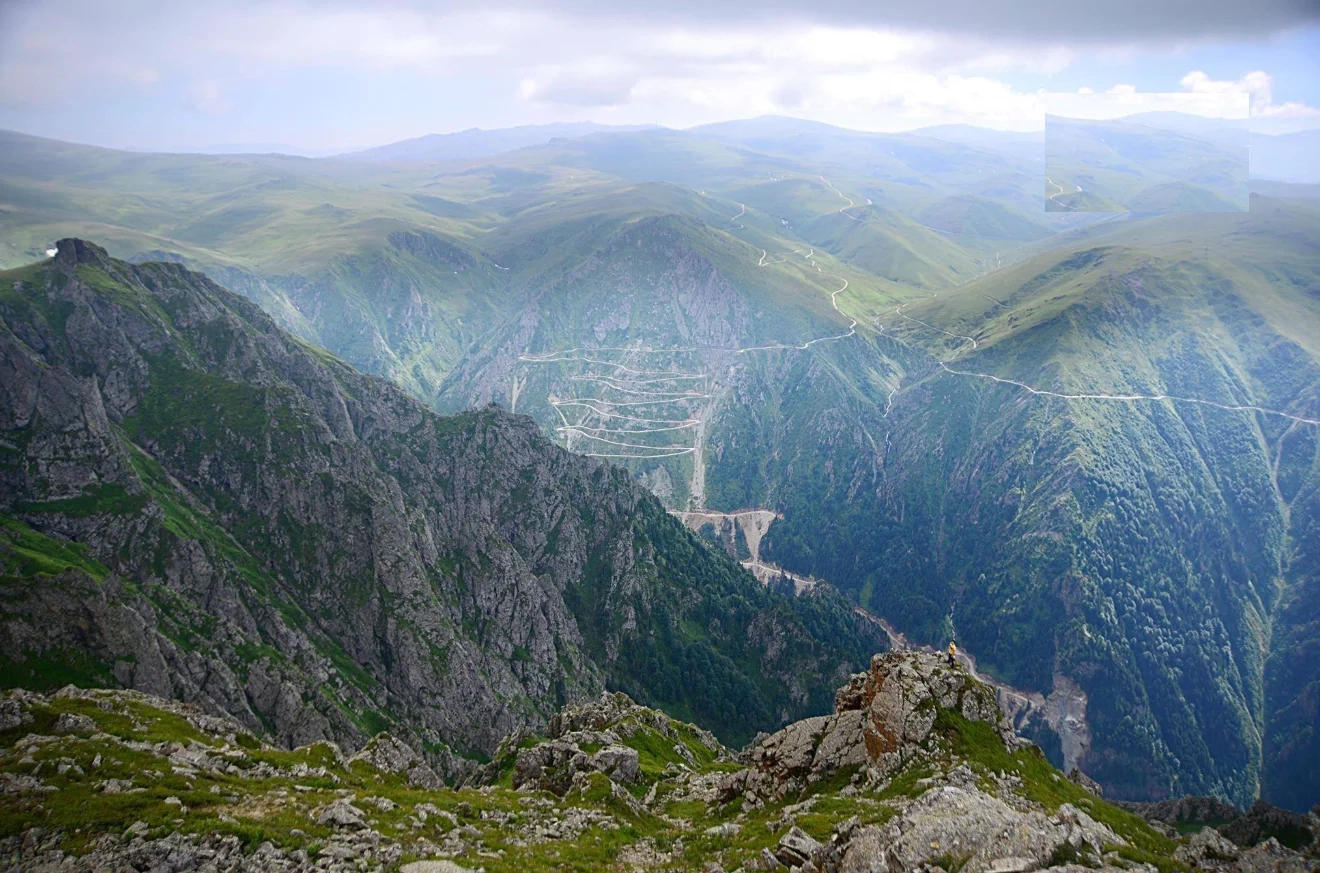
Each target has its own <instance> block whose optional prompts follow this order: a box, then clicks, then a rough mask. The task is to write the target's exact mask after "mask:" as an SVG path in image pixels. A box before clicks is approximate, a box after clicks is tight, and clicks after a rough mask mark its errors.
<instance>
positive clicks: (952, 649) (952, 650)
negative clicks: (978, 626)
mask: <svg viewBox="0 0 1320 873" xmlns="http://www.w3.org/2000/svg"><path fill="white" fill-rule="evenodd" d="M957 656H958V646H957V644H956V643H954V641H953V640H949V666H950V667H952V666H953V665H954V664H955V663H956V658H957Z"/></svg>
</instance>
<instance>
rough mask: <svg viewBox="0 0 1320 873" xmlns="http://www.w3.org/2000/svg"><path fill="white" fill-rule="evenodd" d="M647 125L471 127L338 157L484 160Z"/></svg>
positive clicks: (398, 159) (582, 124)
mask: <svg viewBox="0 0 1320 873" xmlns="http://www.w3.org/2000/svg"><path fill="white" fill-rule="evenodd" d="M648 126H649V125H633V126H626V125H608V124H595V123H593V122H590V121H582V122H566V123H560V124H528V125H523V126H521V127H506V128H501V129H498V130H481V129H480V128H475V127H474V128H471V129H469V130H462V131H458V132H457V133H432V134H427V135H426V136H419V137H416V138H414V139H405V140H400V141H399V142H394V143H389V144H388V145H383V146H377V147H375V148H370V149H363V150H362V151H356V152H348V153H346V154H342V155H340V157H342V158H346V159H348V160H353V161H453V160H462V159H469V158H484V157H489V156H490V155H497V154H500V153H501V152H509V151H513V150H514V149H521V148H526V147H527V146H534V145H541V144H542V143H546V142H549V141H550V140H552V139H555V138H557V137H574V136H584V135H586V134H589V133H607V132H614V133H620V132H624V131H629V130H643V129H646V128H647V127H648Z"/></svg>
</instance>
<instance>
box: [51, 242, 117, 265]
mask: <svg viewBox="0 0 1320 873" xmlns="http://www.w3.org/2000/svg"><path fill="white" fill-rule="evenodd" d="M55 263H57V264H60V265H62V266H66V267H70V268H72V267H76V266H78V265H79V264H88V265H91V266H95V267H108V266H110V253H109V252H107V251H106V250H105V249H103V248H101V247H100V246H98V245H97V244H96V243H90V242H88V241H87V240H85V239H77V238H75V237H67V238H65V239H62V240H60V241H59V242H57V243H55Z"/></svg>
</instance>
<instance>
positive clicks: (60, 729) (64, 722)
mask: <svg viewBox="0 0 1320 873" xmlns="http://www.w3.org/2000/svg"><path fill="white" fill-rule="evenodd" d="M55 733H57V734H92V733H96V722H94V721H92V719H91V718H90V717H89V716H86V715H83V714H81V713H77V712H62V713H60V715H59V718H57V719H55Z"/></svg>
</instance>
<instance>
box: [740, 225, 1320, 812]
mask: <svg viewBox="0 0 1320 873" xmlns="http://www.w3.org/2000/svg"><path fill="white" fill-rule="evenodd" d="M1256 207H1257V208H1255V209H1253V211H1252V213H1251V214H1250V215H1249V216H1248V215H1235V216H1232V217H1230V216H1218V217H1216V216H1212V215H1197V216H1187V217H1186V218H1179V219H1178V220H1177V221H1176V222H1175V221H1173V220H1172V219H1167V220H1159V221H1149V222H1143V223H1125V224H1124V225H1122V226H1119V227H1117V228H1111V229H1110V230H1109V231H1108V232H1106V233H1103V234H1101V233H1097V234H1096V235H1095V237H1096V238H1095V239H1093V240H1092V241H1091V242H1090V243H1088V244H1087V245H1084V246H1082V247H1080V248H1078V249H1074V250H1071V251H1064V252H1061V253H1055V254H1050V255H1045V256H1041V257H1039V258H1036V259H1034V260H1032V261H1028V262H1025V263H1023V264H1020V265H1017V266H1014V267H1012V268H1009V269H1006V270H1003V271H1000V272H997V273H994V274H992V275H990V276H987V277H985V278H983V279H981V280H978V281H977V282H975V283H972V284H970V285H968V286H966V287H965V288H962V289H960V290H959V291H958V292H956V293H950V294H941V295H940V296H939V297H938V298H935V299H930V300H927V301H924V302H920V303H914V304H913V305H911V306H908V307H905V308H904V310H903V311H902V313H895V314H893V316H892V318H891V319H890V320H889V321H888V322H887V323H886V332H887V333H894V334H897V335H898V336H899V337H901V338H903V339H905V340H907V341H909V342H914V343H920V344H922V345H923V346H925V347H927V348H930V349H931V351H932V354H933V356H934V357H935V359H936V361H938V360H943V361H947V362H948V363H947V365H941V364H938V363H934V362H928V363H927V364H925V365H924V367H922V368H921V369H920V370H918V367H917V365H916V364H915V363H910V364H909V367H910V369H911V370H913V371H916V372H914V373H913V376H912V377H911V378H910V379H908V380H905V383H904V386H903V388H902V390H901V391H900V392H899V393H898V394H897V395H895V396H894V398H893V405H892V408H891V409H890V410H889V412H888V414H887V415H886V416H884V417H883V421H882V422H877V423H876V425H875V426H876V428H877V430H879V432H880V434H882V435H881V436H878V437H877V441H881V440H882V441H883V447H884V448H883V450H879V451H876V452H874V453H872V454H870V455H864V456H862V457H859V458H856V459H853V460H851V462H849V463H848V466H846V468H845V467H844V464H845V462H848V453H847V452H837V451H830V452H829V453H827V454H826V456H825V457H824V458H822V459H821V462H822V463H823V464H824V465H826V466H827V467H828V468H830V469H831V470H832V473H831V477H830V480H829V481H828V483H822V482H819V481H814V482H801V483H797V484H796V487H798V488H800V489H801V491H800V494H799V495H795V496H790V497H784V498H781V502H780V506H781V507H783V510H784V513H785V519H784V521H783V523H782V525H776V526H775V527H773V528H772V529H771V531H770V533H769V535H768V536H767V539H766V543H765V548H766V549H767V551H768V554H769V555H770V556H771V557H772V558H774V559H775V560H778V561H780V562H781V563H783V564H784V565H786V566H788V567H790V568H792V569H795V570H798V571H799V572H804V573H805V572H809V573H814V574H816V575H819V576H822V577H824V578H828V579H831V580H832V581H835V582H836V583H838V584H840V585H843V586H844V587H845V588H847V589H849V590H851V591H853V592H855V593H856V594H857V596H858V597H859V599H860V600H861V601H862V602H863V604H864V605H868V606H869V608H871V609H872V610H874V611H876V612H879V613H880V614H882V615H885V616H887V617H889V618H890V619H891V620H892V621H893V622H894V623H895V624H896V625H898V626H899V627H900V628H903V629H905V630H907V631H908V632H909V633H913V634H915V635H916V636H917V638H918V639H923V640H927V641H930V642H935V643H940V642H942V641H943V640H947V638H948V637H949V635H950V634H952V633H955V632H956V634H957V637H958V639H959V642H960V643H961V644H963V645H965V646H966V647H967V648H968V650H969V651H972V652H974V653H975V654H976V656H977V658H978V661H979V663H980V664H981V665H982V666H983V667H985V668H987V669H989V670H990V671H992V672H993V673H994V674H995V675H997V676H1000V677H1002V678H1003V679H1005V680H1006V681H1008V682H1010V683H1012V684H1014V685H1016V686H1018V687H1021V688H1026V689H1035V690H1038V691H1040V692H1041V693H1043V694H1050V693H1051V692H1057V691H1060V689H1064V688H1067V687H1068V683H1069V682H1075V683H1077V684H1078V685H1079V686H1080V687H1081V688H1082V689H1083V690H1084V691H1085V693H1086V696H1087V700H1086V718H1087V720H1088V722H1089V736H1088V737H1087V738H1086V743H1085V744H1082V745H1079V746H1078V747H1076V750H1075V753H1076V755H1077V758H1076V760H1078V761H1079V762H1080V764H1081V766H1082V767H1083V768H1084V769H1085V770H1087V772H1090V773H1094V774H1095V775H1096V776H1097V778H1100V779H1101V780H1102V781H1104V782H1105V784H1106V785H1108V786H1110V787H1111V788H1112V789H1113V790H1114V791H1115V792H1116V793H1117V794H1118V795H1119V796H1130V797H1138V796H1148V797H1150V796H1167V795H1170V794H1178V793H1183V792H1189V791H1196V792H1214V793H1219V794H1221V795H1223V796H1227V797H1230V798H1233V799H1235V800H1237V801H1238V802H1243V803H1245V802H1246V801H1247V800H1249V799H1250V798H1251V797H1252V796H1254V793H1255V791H1256V786H1257V780H1258V779H1260V780H1261V791H1262V793H1263V795H1264V796H1265V797H1266V798H1274V799H1277V800H1278V801H1280V802H1286V803H1289V804H1291V805H1294V806H1298V807H1300V806H1303V805H1304V804H1305V803H1306V802H1309V801H1303V800H1301V798H1302V797H1304V796H1311V795H1313V793H1314V792H1313V789H1308V788H1303V787H1302V786H1305V785H1312V786H1313V785H1314V784H1316V783H1315V779H1314V776H1315V772H1316V771H1315V769H1314V767H1315V764H1314V762H1315V753H1316V746H1315V745H1314V737H1313V735H1312V734H1311V733H1310V732H1309V730H1307V729H1306V728H1304V727H1302V726H1301V725H1302V723H1303V722H1304V720H1305V716H1303V715H1302V713H1303V712H1304V711H1306V706H1307V704H1305V703H1300V702H1295V701H1305V700H1307V699H1309V698H1310V695H1312V694H1313V687H1314V682H1315V679H1314V674H1313V672H1312V671H1311V670H1310V668H1309V666H1305V663H1306V662H1305V661H1299V662H1295V661H1294V658H1295V656H1296V654H1297V653H1298V652H1299V651H1300V652H1305V651H1306V646H1308V645H1312V643H1311V642H1310V641H1311V640H1312V639H1313V638H1314V618H1313V615H1314V613H1313V609H1314V597H1313V588H1314V586H1313V584H1312V582H1311V577H1310V575H1309V573H1310V570H1309V563H1308V562H1309V560H1310V552H1311V548H1310V545H1309V543H1310V542H1311V541H1312V540H1313V538H1314V537H1313V531H1314V529H1315V528H1314V524H1315V520H1314V516H1313V514H1312V512H1313V509H1312V507H1311V504H1309V503H1308V502H1307V501H1308V500H1309V498H1308V497H1305V496H1303V497H1301V499H1299V495H1309V494H1311V493H1312V491H1313V489H1314V488H1315V487H1316V476H1317V471H1318V470H1320V467H1317V457H1316V454H1315V451H1316V443H1315V441H1314V437H1315V431H1316V428H1317V425H1316V424H1315V422H1316V421H1320V348H1317V345H1316V340H1315V337H1317V336H1320V299H1317V298H1316V297H1315V296H1314V295H1313V294H1309V293H1307V292H1306V291H1305V289H1306V288H1308V287H1313V286H1314V285H1315V284H1316V277H1317V274H1318V272H1320V251H1318V250H1317V248H1316V240H1317V239H1320V233H1318V231H1320V214H1317V212H1316V211H1315V210H1314V209H1312V208H1307V207H1304V206H1301V205H1298V204H1288V203H1283V202H1279V201H1273V202H1271V201H1260V202H1258V203H1257V204H1256ZM1102 241H1103V243H1104V244H1100V243H1101V242H1102ZM940 331H944V332H945V333H940ZM963 335H965V338H962V336H963ZM973 340H975V341H976V342H975V346H973V342H972V341H973ZM996 379H998V380H1001V381H995V380H996ZM1033 392H1037V393H1033ZM1039 392H1052V393H1039ZM1101 395H1113V398H1112V399H1110V398H1107V397H1104V396H1101ZM1166 396H1169V397H1174V398H1187V400H1182V401H1179V400H1168V399H1158V398H1160V397H1166ZM1145 398H1150V399H1145ZM1191 401H1203V402H1191ZM1239 407H1242V408H1239ZM1266 410H1268V411H1266ZM793 485H794V483H793V482H792V480H791V477H790V479H789V481H788V482H785V483H784V487H793ZM1267 737H1277V739H1271V740H1267V739H1266V738H1267ZM1275 755H1280V756H1283V757H1284V758H1285V759H1286V760H1287V761H1288V762H1289V766H1288V767H1286V768H1285V767H1282V766H1280V765H1279V763H1277V762H1276V761H1277V759H1275V758H1274V757H1273V756H1275Z"/></svg>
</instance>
